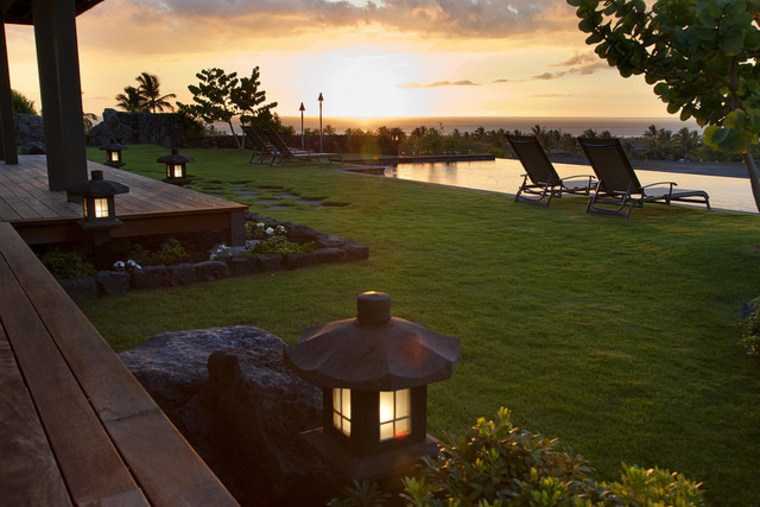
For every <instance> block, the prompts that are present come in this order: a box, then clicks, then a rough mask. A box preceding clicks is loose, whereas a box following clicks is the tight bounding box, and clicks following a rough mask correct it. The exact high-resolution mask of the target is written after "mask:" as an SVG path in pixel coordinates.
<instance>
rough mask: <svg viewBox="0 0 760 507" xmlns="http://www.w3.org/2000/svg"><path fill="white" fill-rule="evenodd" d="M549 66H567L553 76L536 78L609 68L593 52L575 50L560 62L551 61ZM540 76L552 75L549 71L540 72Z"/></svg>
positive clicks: (591, 72)
mask: <svg viewBox="0 0 760 507" xmlns="http://www.w3.org/2000/svg"><path fill="white" fill-rule="evenodd" d="M549 67H568V68H567V70H565V71H563V72H557V73H555V74H553V76H554V77H540V78H538V79H553V78H556V77H562V76H563V75H564V74H580V75H583V76H587V75H590V74H593V73H594V72H596V71H597V70H603V69H609V68H610V67H609V65H607V64H606V63H605V62H603V61H601V60H600V59H599V57H597V56H596V55H595V54H594V53H581V52H579V51H576V52H575V53H574V54H573V55H572V56H571V57H569V58H568V59H566V60H563V61H561V62H557V63H553V64H551V65H549ZM542 76H552V74H551V73H548V72H547V73H545V74H542Z"/></svg>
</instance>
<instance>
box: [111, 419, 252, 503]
mask: <svg viewBox="0 0 760 507" xmlns="http://www.w3.org/2000/svg"><path fill="white" fill-rule="evenodd" d="M106 426H107V427H108V431H109V432H110V433H111V435H112V437H113V439H114V441H115V442H117V443H118V445H119V448H120V449H121V450H122V453H123V455H124V459H125V460H126V461H127V463H129V465H130V467H132V470H133V472H134V474H135V476H136V477H138V479H139V481H140V485H141V486H142V488H143V490H144V491H145V494H146V495H147V496H148V498H150V501H151V503H152V504H154V505H165V506H167V507H173V506H176V505H198V506H206V505H213V506H215V507H224V506H236V505H238V503H237V501H236V500H235V499H234V498H233V497H232V495H230V494H229V493H228V492H227V491H226V490H225V489H224V487H223V486H221V483H220V482H219V480H218V479H217V478H216V476H214V475H213V474H212V473H210V472H209V471H208V469H207V468H206V465H205V463H204V462H203V461H202V460H201V459H200V457H199V456H198V455H197V454H196V453H195V451H194V450H193V448H192V447H190V446H189V445H187V444H186V443H185V442H184V440H181V438H182V437H181V436H180V435H179V434H178V433H177V430H176V429H175V428H174V426H172V424H171V423H170V422H169V420H168V419H166V416H165V415H164V414H163V412H161V411H159V410H156V411H154V412H146V413H143V414H137V415H135V416H133V417H130V418H129V419H122V420H112V421H109V422H107V423H106ZM178 437H179V438H178ZM167 458H171V461H170V462H168V463H167Z"/></svg>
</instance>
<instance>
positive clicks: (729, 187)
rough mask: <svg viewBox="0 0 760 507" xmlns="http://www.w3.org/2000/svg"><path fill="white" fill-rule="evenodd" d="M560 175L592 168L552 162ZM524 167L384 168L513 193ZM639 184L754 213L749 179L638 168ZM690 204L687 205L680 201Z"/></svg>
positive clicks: (504, 162) (498, 163) (390, 173)
mask: <svg viewBox="0 0 760 507" xmlns="http://www.w3.org/2000/svg"><path fill="white" fill-rule="evenodd" d="M554 167H555V168H556V169H557V173H559V175H560V176H561V177H567V176H575V175H579V174H593V171H592V170H591V167H589V166H585V165H574V164H554ZM523 172H524V170H523V168H522V165H520V162H519V161H517V160H513V159H502V158H500V159H496V160H494V161H484V162H451V163H449V162H440V163H435V164H400V165H398V166H395V167H391V168H388V169H386V171H385V176H386V177H389V178H398V179H402V180H412V181H421V182H425V183H436V184H439V185H450V186H454V187H462V188H472V189H476V190H488V191H492V192H501V193H505V194H511V195H514V194H515V192H517V188H518V187H519V186H520V183H521V182H522V176H521V175H522V174H523ZM636 174H637V175H638V177H639V180H640V181H641V184H642V185H647V184H649V183H656V182H660V181H675V182H677V183H678V188H679V189H700V190H706V191H707V192H708V193H709V194H710V204H711V206H712V207H713V209H722V210H732V211H745V212H750V213H757V207H756V206H755V200H754V198H753V196H752V189H751V188H750V183H749V180H748V179H746V178H725V177H722V176H704V175H698V174H685V173H669V172H661V171H647V170H643V169H637V170H636ZM679 205H683V206H691V205H690V204H680V203H679Z"/></svg>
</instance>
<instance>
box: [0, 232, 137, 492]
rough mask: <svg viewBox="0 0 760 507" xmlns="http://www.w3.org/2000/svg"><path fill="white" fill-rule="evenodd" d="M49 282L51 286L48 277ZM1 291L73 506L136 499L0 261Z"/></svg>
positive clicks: (2, 311)
mask: <svg viewBox="0 0 760 507" xmlns="http://www.w3.org/2000/svg"><path fill="white" fill-rule="evenodd" d="M0 225H7V224H0ZM4 236H7V235H4ZM16 237H18V236H16ZM3 239H4V240H5V239H6V238H5V237H3ZM3 243H5V241H3ZM28 257H32V258H33V259H34V260H36V258H35V257H34V256H33V255H29V256H28ZM4 259H5V260H6V261H7V258H5V257H4ZM38 262H39V261H38ZM50 282H53V283H55V282H54V281H53V279H52V277H51V278H50V281H49V282H48V284H47V285H48V286H49V285H50ZM56 285H57V284H56ZM0 287H3V290H2V291H1V292H0V319H1V320H2V322H3V326H4V327H5V330H6V336H7V337H8V341H9V342H10V344H11V346H12V348H13V350H14V352H15V356H16V359H17V360H18V364H19V367H20V370H21V371H23V373H24V377H25V378H26V381H27V384H28V386H29V392H30V393H31V394H32V398H33V399H34V403H35V405H36V406H37V409H38V412H39V416H40V420H41V421H42V424H43V427H44V428H45V432H46V434H47V436H48V439H49V441H50V444H51V447H52V449H53V451H54V452H55V455H56V457H57V460H58V464H59V467H60V469H61V474H62V475H63V478H64V480H65V482H66V484H67V487H68V490H69V492H70V494H71V496H72V498H73V499H74V502H75V503H80V502H89V501H94V500H99V499H106V498H109V497H111V496H113V495H121V494H124V493H127V492H129V491H132V492H133V493H132V495H133V497H137V498H139V496H140V495H141V492H140V490H139V488H138V487H137V485H136V484H135V482H134V481H133V479H132V477H131V476H130V474H129V473H128V470H127V468H126V466H125V465H124V463H123V461H122V460H121V457H120V456H119V454H118V452H117V451H116V449H115V448H114V447H113V444H112V442H111V440H110V438H109V436H108V434H107V433H106V432H105V430H104V428H103V426H102V425H101V423H100V420H99V419H98V417H97V415H96V414H95V412H94V411H93V409H92V407H91V406H90V404H89V403H88V401H87V399H86V398H85V396H84V394H83V393H82V391H81V389H80V387H79V384H78V383H77V380H76V379H75V378H74V376H73V375H72V373H71V371H70V370H69V367H68V365H67V364H66V362H65V361H64V359H63V358H62V357H61V355H60V352H59V350H58V349H57V348H56V346H55V343H54V342H53V341H52V340H51V336H50V334H49V333H48V331H47V329H46V328H45V326H43V325H42V322H41V321H40V320H39V317H38V316H37V313H36V311H35V308H34V306H33V305H32V304H31V302H30V301H29V299H28V298H27V296H26V294H25V293H24V291H23V290H22V288H21V286H20V285H19V283H18V281H17V280H16V278H15V277H14V275H13V273H12V272H11V269H10V268H9V266H8V264H6V262H0ZM44 288H45V286H44V285H43V286H42V287H41V289H42V290H44ZM143 503H144V504H147V502H143Z"/></svg>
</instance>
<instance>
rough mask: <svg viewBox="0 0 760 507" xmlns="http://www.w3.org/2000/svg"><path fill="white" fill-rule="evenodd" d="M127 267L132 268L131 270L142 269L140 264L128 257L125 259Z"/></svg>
mask: <svg viewBox="0 0 760 507" xmlns="http://www.w3.org/2000/svg"><path fill="white" fill-rule="evenodd" d="M127 268H129V269H130V270H132V269H133V270H138V269H142V266H140V264H138V263H137V261H135V260H132V259H129V260H128V261H127Z"/></svg>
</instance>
